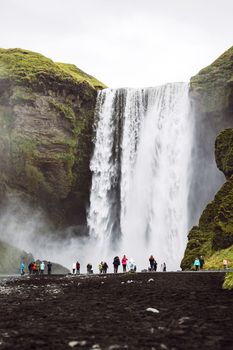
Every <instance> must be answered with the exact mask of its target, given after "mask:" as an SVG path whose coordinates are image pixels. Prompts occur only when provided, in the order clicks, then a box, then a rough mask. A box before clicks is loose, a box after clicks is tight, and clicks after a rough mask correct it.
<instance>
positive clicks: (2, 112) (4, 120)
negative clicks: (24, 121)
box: [0, 105, 14, 134]
mask: <svg viewBox="0 0 233 350" xmlns="http://www.w3.org/2000/svg"><path fill="white" fill-rule="evenodd" d="M13 121H14V116H13V113H12V109H11V107H8V106H2V105H0V133H1V134H2V132H4V130H5V129H6V128H8V127H10V126H11V125H12V122H13Z"/></svg>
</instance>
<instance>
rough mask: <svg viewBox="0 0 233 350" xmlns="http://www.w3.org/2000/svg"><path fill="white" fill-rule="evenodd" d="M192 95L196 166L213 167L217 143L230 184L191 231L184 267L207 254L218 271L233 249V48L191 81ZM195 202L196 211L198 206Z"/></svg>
mask: <svg viewBox="0 0 233 350" xmlns="http://www.w3.org/2000/svg"><path fill="white" fill-rule="evenodd" d="M190 96H191V98H192V99H193V106H194V112H195V121H196V130H195V132H196V135H195V137H196V145H195V146H196V159H197V160H196V164H195V165H194V166H196V168H198V169H203V168H205V167H208V166H211V165H212V163H211V162H212V157H213V156H212V154H213V148H214V141H215V140H216V141H215V160H216V163H217V167H218V168H219V170H221V171H222V172H223V173H224V175H225V177H226V179H227V181H226V182H225V183H224V184H223V186H222V187H221V188H220V190H219V191H218V192H217V194H216V195H215V197H214V199H213V200H212V201H211V202H210V203H209V204H208V205H207V206H206V208H205V209H204V211H203V213H202V215H201V217H200V219H199V224H198V226H194V227H193V228H192V229H191V231H190V233H189V235H188V243H187V247H186V250H185V254H184V258H183V260H182V262H181V267H182V269H189V268H191V266H192V264H193V261H194V259H195V257H196V256H199V255H204V256H205V259H206V268H217V267H220V265H221V264H220V261H219V260H218V258H217V257H219V259H222V255H221V254H224V253H225V254H226V258H227V257H228V258H229V256H228V253H229V252H230V251H231V250H227V248H230V247H232V245H233V129H232V127H233V119H232V115H233V47H231V48H230V49H229V50H228V51H226V52H225V53H224V54H223V55H221V56H220V57H219V58H218V59H217V60H216V61H214V62H213V63H212V64H211V65H210V66H208V67H206V68H204V69H202V70H201V71H200V72H199V73H198V74H197V75H196V76H194V77H192V78H191V81H190ZM218 134H219V135H218ZM217 135H218V136H217ZM216 137H217V139H216ZM207 160H210V162H209V163H208V161H207ZM200 179H201V176H200V177H197V179H195V181H194V183H193V191H196V192H197V193H198V194H199V195H200V194H201V191H200V189H199V187H198V186H199V181H200ZM200 188H201V187H200ZM195 201H198V196H196V198H195ZM195 201H194V204H193V206H194V208H196V207H197V206H198V205H196V204H195ZM220 257H221V258H220ZM230 258H231V257H230ZM230 258H229V259H230ZM216 259H217V260H216ZM217 261H218V262H217Z"/></svg>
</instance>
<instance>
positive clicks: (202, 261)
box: [199, 255, 205, 270]
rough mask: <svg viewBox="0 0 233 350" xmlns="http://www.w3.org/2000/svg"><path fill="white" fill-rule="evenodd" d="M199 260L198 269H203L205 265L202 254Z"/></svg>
mask: <svg viewBox="0 0 233 350" xmlns="http://www.w3.org/2000/svg"><path fill="white" fill-rule="evenodd" d="M199 261H200V270H203V267H204V265H205V260H204V257H203V256H202V255H201V256H200V258H199Z"/></svg>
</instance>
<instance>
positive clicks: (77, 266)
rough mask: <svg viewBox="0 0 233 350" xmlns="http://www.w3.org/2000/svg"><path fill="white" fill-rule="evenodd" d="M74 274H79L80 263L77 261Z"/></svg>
mask: <svg viewBox="0 0 233 350" xmlns="http://www.w3.org/2000/svg"><path fill="white" fill-rule="evenodd" d="M76 274H77V275H80V263H79V262H78V261H77V262H76Z"/></svg>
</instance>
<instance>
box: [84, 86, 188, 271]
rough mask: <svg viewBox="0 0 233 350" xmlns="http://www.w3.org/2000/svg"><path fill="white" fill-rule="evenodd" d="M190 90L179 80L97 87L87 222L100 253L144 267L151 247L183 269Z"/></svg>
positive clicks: (159, 257) (159, 258) (171, 266)
mask: <svg viewBox="0 0 233 350" xmlns="http://www.w3.org/2000/svg"><path fill="white" fill-rule="evenodd" d="M188 89H189V86H188V84H186V83H174V84H166V85H163V86H159V87H155V88H146V89H105V90H102V91H100V92H99V94H98V99H97V105H96V139H95V149H94V154H93V157H92V160H91V164H90V168H91V171H92V173H93V177H92V188H91V194H90V208H89V213H88V225H89V231H90V236H91V237H93V238H94V239H95V241H96V254H97V256H99V259H100V260H102V257H103V256H105V257H108V259H112V255H113V254H116V253H117V254H118V255H121V254H127V255H128V257H133V258H134V260H135V261H136V263H137V265H138V267H139V269H140V268H145V267H147V266H148V258H149V255H151V254H153V255H154V256H155V257H156V259H157V261H158V263H159V264H160V263H163V262H166V264H167V267H168V269H170V270H175V269H178V268H179V264H180V261H181V258H182V256H183V253H184V249H185V246H186V242H187V239H186V236H187V232H188V193H189V178H190V176H189V162H190V158H191V150H192V139H193V122H192V116H191V113H190V112H189V99H188ZM101 254H102V256H101Z"/></svg>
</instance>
